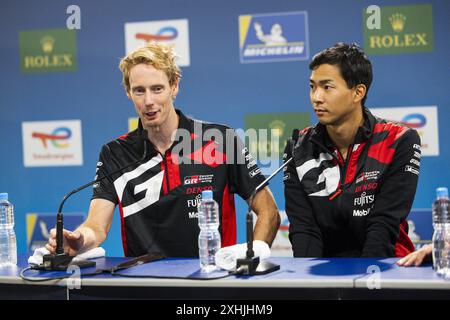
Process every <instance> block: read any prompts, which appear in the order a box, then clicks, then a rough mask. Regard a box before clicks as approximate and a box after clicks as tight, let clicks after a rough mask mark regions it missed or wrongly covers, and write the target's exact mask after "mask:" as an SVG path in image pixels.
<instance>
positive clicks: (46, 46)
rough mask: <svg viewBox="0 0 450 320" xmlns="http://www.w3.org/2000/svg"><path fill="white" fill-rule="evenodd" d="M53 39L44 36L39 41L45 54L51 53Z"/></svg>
mask: <svg viewBox="0 0 450 320" xmlns="http://www.w3.org/2000/svg"><path fill="white" fill-rule="evenodd" d="M54 43H55V39H54V38H52V37H50V36H45V37H43V38H42V39H41V45H42V51H44V52H45V53H50V52H52V51H53V44H54Z"/></svg>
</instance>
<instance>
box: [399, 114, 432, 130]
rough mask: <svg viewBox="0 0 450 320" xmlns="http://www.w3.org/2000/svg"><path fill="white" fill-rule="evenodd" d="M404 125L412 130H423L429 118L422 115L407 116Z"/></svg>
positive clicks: (403, 121) (403, 120)
mask: <svg viewBox="0 0 450 320" xmlns="http://www.w3.org/2000/svg"><path fill="white" fill-rule="evenodd" d="M401 122H402V123H403V124H404V125H406V126H408V127H410V128H415V129H417V128H422V127H424V126H425V125H426V124H427V118H425V116H424V115H423V114H420V113H411V114H408V115H407V116H405V117H404V118H403V119H402V121H401Z"/></svg>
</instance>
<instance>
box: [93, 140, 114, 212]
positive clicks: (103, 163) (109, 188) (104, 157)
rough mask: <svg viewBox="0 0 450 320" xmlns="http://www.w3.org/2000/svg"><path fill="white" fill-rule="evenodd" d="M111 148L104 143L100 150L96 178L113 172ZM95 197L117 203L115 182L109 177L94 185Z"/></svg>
mask: <svg viewBox="0 0 450 320" xmlns="http://www.w3.org/2000/svg"><path fill="white" fill-rule="evenodd" d="M110 155H111V150H110V149H109V147H108V145H104V146H103V147H102V150H101V151H100V156H99V159H98V162H97V169H96V174H95V179H97V178H99V177H100V178H101V177H105V176H107V175H108V174H109V172H111V170H110V167H109V165H110V164H111V156H110ZM93 199H105V200H109V201H111V202H113V203H115V204H117V203H118V197H117V193H116V190H115V188H114V183H113V181H112V179H111V177H109V178H104V179H102V180H101V181H99V182H97V183H95V184H94V185H93V195H92V200H93Z"/></svg>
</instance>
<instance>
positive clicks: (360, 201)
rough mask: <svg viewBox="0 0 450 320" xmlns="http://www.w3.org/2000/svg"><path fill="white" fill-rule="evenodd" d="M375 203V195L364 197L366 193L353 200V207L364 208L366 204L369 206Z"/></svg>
mask: <svg viewBox="0 0 450 320" xmlns="http://www.w3.org/2000/svg"><path fill="white" fill-rule="evenodd" d="M374 201H375V195H373V194H371V195H366V192H363V193H361V195H360V196H359V197H358V198H355V200H354V202H353V205H354V206H355V207H356V206H360V207H362V206H364V205H366V204H371V203H373V202H374Z"/></svg>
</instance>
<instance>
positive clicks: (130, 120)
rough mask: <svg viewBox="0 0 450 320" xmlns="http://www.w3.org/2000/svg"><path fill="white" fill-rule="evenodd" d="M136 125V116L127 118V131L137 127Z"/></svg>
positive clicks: (137, 120) (137, 121)
mask: <svg viewBox="0 0 450 320" xmlns="http://www.w3.org/2000/svg"><path fill="white" fill-rule="evenodd" d="M138 125H139V118H138V117H134V118H128V132H131V131H133V130H136V129H137V128H138Z"/></svg>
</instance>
